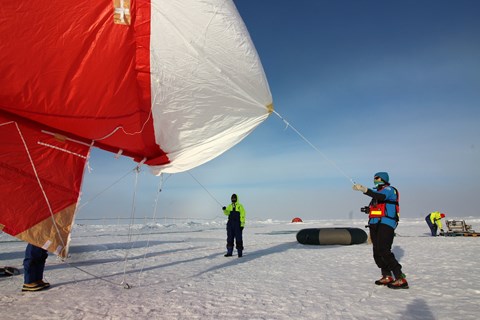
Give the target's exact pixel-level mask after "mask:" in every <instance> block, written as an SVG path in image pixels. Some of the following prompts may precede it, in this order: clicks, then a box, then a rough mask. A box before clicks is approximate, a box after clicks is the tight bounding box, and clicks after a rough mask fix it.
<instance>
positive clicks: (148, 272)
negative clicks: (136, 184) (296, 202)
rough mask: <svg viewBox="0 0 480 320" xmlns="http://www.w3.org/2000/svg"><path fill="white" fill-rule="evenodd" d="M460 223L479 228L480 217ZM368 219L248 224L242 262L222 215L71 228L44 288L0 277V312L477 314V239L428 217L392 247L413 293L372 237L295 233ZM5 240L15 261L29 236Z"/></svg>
mask: <svg viewBox="0 0 480 320" xmlns="http://www.w3.org/2000/svg"><path fill="white" fill-rule="evenodd" d="M466 221H467V223H468V224H472V225H473V228H474V229H476V230H477V231H478V230H480V219H474V218H470V219H469V218H467V219H466ZM364 224H365V220H329V221H308V222H304V223H290V222H287V221H257V222H253V221H247V226H246V228H245V231H244V238H245V239H244V240H245V252H244V257H242V258H237V257H235V256H234V257H229V258H226V257H224V256H223V254H224V251H225V238H226V232H225V221H224V220H218V221H213V222H209V223H194V222H190V223H184V224H180V223H179V224H172V225H162V224H150V225H135V226H134V227H133V229H131V231H129V228H128V226H125V225H112V226H99V225H96V226H88V225H76V226H75V228H74V231H73V235H72V244H71V249H70V254H71V256H70V258H69V259H68V260H67V262H62V261H60V260H58V259H57V258H56V257H55V256H53V255H50V256H49V258H48V260H47V266H46V271H45V279H46V280H47V281H49V282H50V283H51V284H52V287H51V288H50V289H49V290H47V291H41V292H27V293H24V292H21V286H22V283H23V276H22V275H20V276H15V277H10V278H0V293H1V295H0V314H1V319H3V320H7V319H26V318H28V319H477V318H479V317H480V307H479V306H480V273H479V272H478V263H479V260H480V258H479V257H480V237H430V236H429V235H428V234H429V232H428V228H427V226H426V224H425V222H424V221H423V219H404V220H402V221H401V224H400V226H399V228H398V229H397V237H396V238H395V241H394V253H395V255H396V256H397V258H398V259H399V260H400V263H401V264H402V265H403V271H404V272H405V273H406V275H407V279H408V282H409V284H410V289H408V290H392V289H389V288H386V287H380V286H376V285H375V284H374V281H375V280H376V279H378V278H379V276H380V273H379V270H378V269H377V267H376V266H375V264H374V261H373V258H372V252H371V250H372V248H371V245H369V244H368V243H365V244H361V245H352V246H340V245H336V246H306V245H301V244H299V243H297V241H296V237H295V235H296V232H297V231H298V230H300V229H304V228H312V227H358V228H362V229H363V226H364ZM0 246H1V250H0V252H1V253H0V265H11V266H16V267H18V268H20V269H22V259H23V255H24V250H25V243H23V242H20V241H17V240H16V239H14V238H13V237H10V236H8V235H6V234H3V233H2V234H0ZM125 261H126V263H125ZM22 271H23V270H22ZM122 282H126V283H128V285H129V286H130V289H125V288H124V286H125V285H124V284H122Z"/></svg>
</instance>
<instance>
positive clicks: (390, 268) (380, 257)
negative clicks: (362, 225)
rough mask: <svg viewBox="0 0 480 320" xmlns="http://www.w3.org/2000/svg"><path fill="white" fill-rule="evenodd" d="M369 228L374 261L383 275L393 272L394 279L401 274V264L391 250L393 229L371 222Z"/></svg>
mask: <svg viewBox="0 0 480 320" xmlns="http://www.w3.org/2000/svg"><path fill="white" fill-rule="evenodd" d="M369 228H370V238H371V239H372V244H373V259H374V260H375V263H376V264H377V266H378V267H379V268H380V269H381V270H382V275H383V276H390V275H391V274H392V273H393V275H394V276H395V279H398V278H399V277H400V276H401V274H402V265H401V264H400V263H398V261H397V259H395V255H394V254H393V252H392V244H393V237H394V235H395V230H394V229H393V228H392V227H389V226H387V225H385V224H382V223H377V224H371V225H369Z"/></svg>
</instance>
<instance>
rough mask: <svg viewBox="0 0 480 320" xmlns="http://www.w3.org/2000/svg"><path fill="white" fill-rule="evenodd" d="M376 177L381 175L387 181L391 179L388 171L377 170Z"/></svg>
mask: <svg viewBox="0 0 480 320" xmlns="http://www.w3.org/2000/svg"><path fill="white" fill-rule="evenodd" d="M374 177H379V178H380V179H382V180H383V181H384V182H385V183H388V181H389V180H390V178H389V176H388V173H387V172H377V173H375V175H374Z"/></svg>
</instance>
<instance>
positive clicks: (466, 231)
mask: <svg viewBox="0 0 480 320" xmlns="http://www.w3.org/2000/svg"><path fill="white" fill-rule="evenodd" d="M446 224H447V229H448V231H447V232H444V234H443V235H444V236H446V237H459V236H460V237H478V236H480V233H479V232H475V230H473V229H472V226H471V225H468V224H467V223H466V222H465V220H447V221H446Z"/></svg>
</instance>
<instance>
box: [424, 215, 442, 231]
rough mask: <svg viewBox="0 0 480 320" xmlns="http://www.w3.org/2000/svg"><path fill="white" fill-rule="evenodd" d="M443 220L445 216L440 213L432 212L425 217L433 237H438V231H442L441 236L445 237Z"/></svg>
mask: <svg viewBox="0 0 480 320" xmlns="http://www.w3.org/2000/svg"><path fill="white" fill-rule="evenodd" d="M442 218H445V214H444V213H440V212H439V211H433V212H430V213H429V214H428V215H427V216H426V217H425V221H426V222H427V224H428V227H429V228H430V232H431V233H432V237H436V236H437V231H438V229H440V235H443V227H442Z"/></svg>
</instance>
